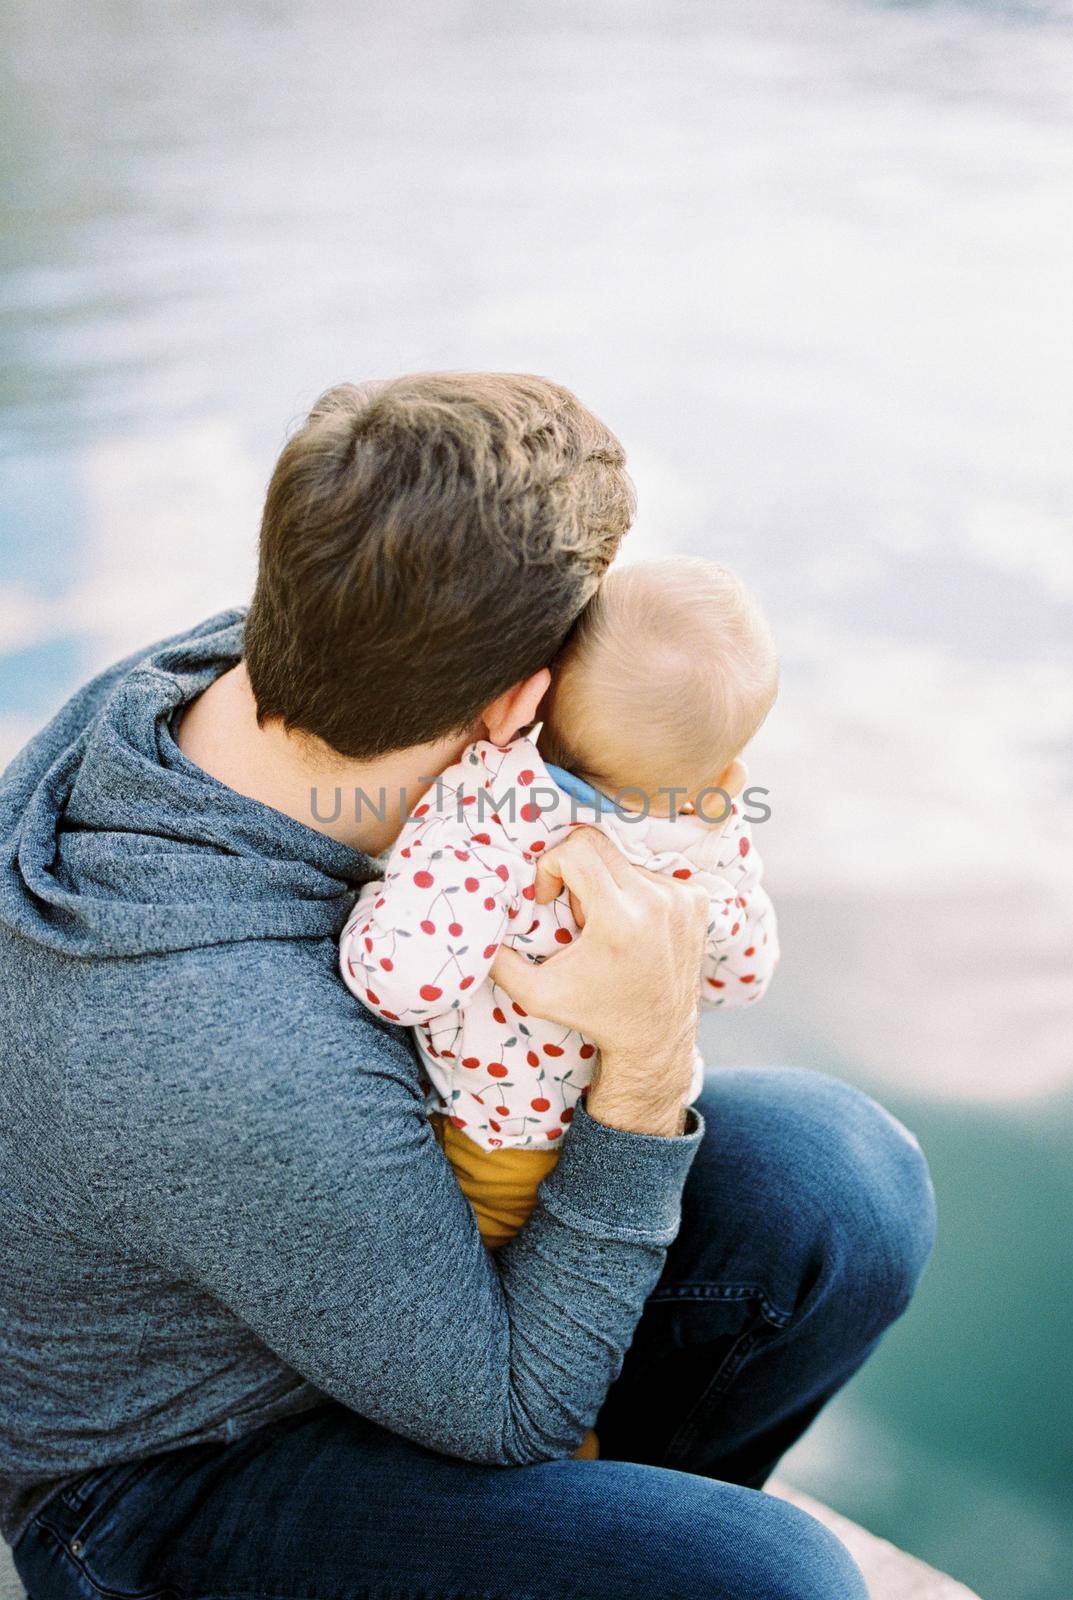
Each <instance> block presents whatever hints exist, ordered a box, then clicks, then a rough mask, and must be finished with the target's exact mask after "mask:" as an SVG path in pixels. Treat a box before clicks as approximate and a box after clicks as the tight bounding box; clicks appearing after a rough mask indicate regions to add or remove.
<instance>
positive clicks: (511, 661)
mask: <svg viewBox="0 0 1073 1600" xmlns="http://www.w3.org/2000/svg"><path fill="white" fill-rule="evenodd" d="M633 508H634V500H633V490H632V486H631V484H630V480H629V478H628V477H627V475H626V471H625V456H624V453H623V450H622V447H621V445H620V444H619V442H618V440H617V439H616V438H615V436H614V434H612V433H611V432H610V431H609V430H608V429H607V428H606V427H605V426H604V425H603V423H602V422H600V421H599V419H598V418H596V417H594V416H593V415H592V413H591V412H590V411H587V410H586V409H585V407H584V406H583V405H581V403H580V402H579V401H578V400H577V399H575V397H574V396H573V395H572V394H571V393H570V391H569V390H568V389H564V388H562V387H561V386H560V385H559V384H555V383H550V382H549V381H548V380H547V379H546V378H537V377H531V376H529V375H527V374H521V373H450V372H447V373H419V374H416V375H414V376H412V377H406V378H397V379H394V380H393V381H391V382H387V383H376V384H366V385H363V386H361V387H354V386H352V385H349V384H347V385H343V386H341V387H340V388H337V389H332V390H329V392H328V393H327V394H326V395H324V396H323V398H322V399H321V400H319V401H318V402H317V404H316V405H315V406H314V408H313V410H312V411H311V412H310V415H309V417H308V418H307V420H306V421H305V422H304V423H303V424H302V426H301V428H300V429H299V430H298V432H297V433H296V434H295V435H294V437H293V438H292V439H291V440H290V442H289V444H287V446H286V447H285V449H284V450H283V453H282V455H281V456H280V458H279V461H278V462H277V464H276V468H275V471H274V472H273V474H272V481H271V483H270V484H269V487H268V496H267V499H266V502H265V510H264V518H263V521H262V526H261V556H260V568H259V573H258V578H257V588H256V591H255V593H254V597H253V602H252V604H251V606H250V612H249V616H248V618H247V622H246V634H245V657H246V668H247V672H248V674H249V679H250V684H251V686H252V688H253V693H254V696H255V699H256V701H257V712H258V719H259V720H260V721H262V722H263V721H266V720H268V719H270V718H279V719H281V720H282V722H283V724H284V725H285V726H286V727H287V728H288V729H289V730H293V731H297V732H303V733H306V734H312V735H314V736H315V737H317V738H318V739H320V740H323V741H324V743H325V744H327V745H328V746H329V747H330V748H331V749H332V750H333V751H335V752H337V753H338V754H339V755H341V756H344V757H347V758H349V759H353V760H369V759H371V758H373V757H375V756H379V755H383V754H385V753H386V752H388V751H390V750H400V749H404V748H408V747H410V746H413V745H421V744H427V743H430V742H432V741H434V740H437V739H440V738H442V737H444V736H446V735H448V734H451V733H456V732H462V731H464V730H466V729H468V728H470V727H471V726H473V725H474V723H475V722H476V721H477V720H478V719H479V718H480V716H481V713H482V711H483V709H484V708H485V707H486V706H487V705H489V704H490V703H491V702H492V701H494V700H496V698H497V697H498V696H500V695H501V694H502V693H503V692H504V691H505V690H507V689H509V688H510V687H511V686H512V685H515V684H517V683H519V682H522V681H524V680H526V679H528V678H530V677H531V676H532V675H533V674H534V673H536V672H538V671H539V670H540V669H541V668H542V667H545V666H546V665H547V664H548V663H549V662H550V661H551V659H552V658H553V656H554V655H555V653H556V651H557V650H558V649H559V647H560V645H561V644H562V642H563V640H564V638H565V637H566V634H567V633H568V631H569V629H570V627H571V625H572V624H573V622H574V620H575V618H576V617H577V616H578V615H579V613H580V612H581V611H582V609H583V608H584V606H585V604H586V602H587V601H588V600H589V598H590V597H591V596H592V594H593V593H594V592H595V590H596V588H597V585H598V584H599V582H600V579H601V577H602V576H603V573H604V572H605V571H606V569H607V567H608V566H609V565H610V563H611V561H612V559H613V558H614V555H615V552H616V550H617V549H618V545H619V541H620V540H621V538H622V536H623V534H624V533H625V532H626V530H627V528H628V527H629V525H630V520H631V517H632V515H633Z"/></svg>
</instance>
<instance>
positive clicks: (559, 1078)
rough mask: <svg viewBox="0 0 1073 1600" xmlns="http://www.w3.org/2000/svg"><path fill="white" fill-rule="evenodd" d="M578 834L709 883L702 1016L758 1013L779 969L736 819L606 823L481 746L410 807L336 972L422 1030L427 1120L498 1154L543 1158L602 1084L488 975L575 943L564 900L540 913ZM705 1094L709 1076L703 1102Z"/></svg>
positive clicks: (522, 759)
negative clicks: (555, 860)
mask: <svg viewBox="0 0 1073 1600" xmlns="http://www.w3.org/2000/svg"><path fill="white" fill-rule="evenodd" d="M718 804H719V803H718V800H715V801H714V802H712V806H711V809H712V811H713V812H717V811H718ZM582 823H589V824H591V825H592V826H595V827H598V828H600V829H601V831H602V832H603V833H605V834H607V835H608V836H609V837H610V838H611V839H613V840H614V841H615V843H616V844H617V845H618V846H619V848H620V849H621V850H622V851H623V853H624V854H625V855H626V856H627V857H628V859H629V860H630V861H633V862H636V863H637V864H639V865H640V866H644V867H647V868H649V870H650V871H654V872H665V873H668V874H670V876H671V877H674V878H683V879H684V878H694V879H696V880H697V881H699V882H700V883H701V884H703V886H704V888H705V890H706V891H707V893H708V896H709V900H710V904H711V920H710V924H709V928H708V938H707V944H706V948H705V953H704V962H703V968H702V971H701V973H700V974H699V975H698V981H699V984H700V997H701V1000H702V1001H703V1002H704V1003H705V1004H708V1005H714V1006H741V1005H748V1004H752V1003H753V1002H755V1001H756V1000H758V999H759V998H760V996H761V995H762V994H763V992H764V990H765V989H766V987H767V985H768V982H769V981H770V978H771V974H772V971H773V969H774V966H775V962H776V960H777V958H778V942H777V937H776V930H775V913H774V910H773V908H772V905H771V901H770V900H769V898H768V895H767V892H766V891H765V890H764V889H763V888H762V887H761V884H760V874H761V866H760V861H759V858H758V856H757V852H756V849H755V847H754V846H753V843H752V838H751V835H750V831H749V825H748V823H747V822H746V821H745V820H744V818H743V817H742V816H741V815H740V811H739V809H738V808H737V807H735V810H734V812H733V814H732V815H731V816H730V817H729V818H728V820H727V823H726V825H725V826H724V827H722V828H720V827H718V826H717V825H714V824H712V823H707V822H704V821H702V820H701V819H700V818H699V817H696V816H693V815H679V816H678V817H676V818H674V819H673V820H672V819H670V818H667V817H656V816H641V815H636V816H633V815H630V816H627V815H626V814H625V813H623V812H622V811H616V810H614V809H612V808H611V806H610V802H608V803H607V807H606V809H602V810H601V811H600V812H597V811H596V810H595V809H592V808H590V807H587V806H584V805H581V804H579V803H578V801H577V800H575V799H573V798H571V796H569V795H568V794H566V793H565V792H564V791H563V790H562V789H561V788H560V787H559V786H558V785H557V784H556V782H555V781H554V779H553V778H552V776H551V775H550V773H549V771H548V768H547V767H546V766H545V764H544V762H543V760H542V759H541V756H540V754H539V752H538V751H537V748H536V746H535V744H533V743H532V741H531V740H529V739H515V740H514V741H513V742H512V743H511V744H510V745H507V746H502V747H501V746H498V745H494V744H490V743H488V742H487V741H486V740H478V742H477V743H476V744H472V745H470V747H469V748H468V749H467V750H466V751H465V752H464V754H463V755H462V758H461V760H460V761H458V762H457V763H456V764H455V765H454V766H452V767H449V768H448V770H447V771H446V772H445V773H444V774H443V776H442V777H441V778H440V779H439V780H438V782H437V784H436V785H435V786H434V788H432V789H430V790H429V791H428V792H427V793H426V794H425V795H424V797H423V798H422V801H421V803H420V804H419V805H418V806H416V807H415V808H414V810H413V813H412V814H411V816H410V817H409V819H408V820H407V822H406V825H405V827H404V828H403V830H402V832H401V833H400V835H399V837H398V840H397V841H396V843H395V845H394V847H393V849H392V851H391V854H390V857H389V859H388V863H387V871H386V874H385V876H384V879H383V881H382V882H381V881H375V882H373V883H369V884H366V886H365V888H364V889H363V890H362V892H361V894H360V896H359V898H358V900H357V902H356V904H355V906H354V910H353V912H352V913H351V915H350V918H349V920H348V922H347V925H346V928H345V929H344V931H343V935H342V939H341V943H340V966H341V970H342V974H343V978H344V980H345V982H346V983H347V985H348V987H349V988H350V989H351V990H352V991H353V992H354V994H355V995H357V997H358V999H359V1000H361V1001H362V1002H363V1003H364V1004H365V1005H366V1006H368V1007H369V1009H370V1010H372V1011H374V1012H376V1014H377V1015H378V1016H381V1017H384V1018H386V1020H387V1021H389V1022H398V1023H403V1024H405V1025H407V1026H409V1027H412V1028H413V1029H414V1033H415V1036H416V1041H417V1046H418V1050H419V1052H420V1056H421V1059H422V1061H423V1062H424V1064H425V1067H426V1069H427V1072H428V1090H427V1092H428V1097H429V1108H430V1110H434V1111H439V1112H442V1113H444V1114H445V1115H447V1116H449V1117H450V1118H451V1120H452V1121H453V1122H454V1124H455V1126H456V1127H458V1128H461V1129H463V1130H464V1132H465V1133H466V1134H467V1135H468V1137H469V1138H471V1139H473V1140H474V1141H475V1142H476V1143H477V1144H479V1145H481V1146H483V1147H484V1148H485V1149H487V1150H497V1149H500V1148H502V1147H504V1146H540V1147H543V1148H545V1149H546V1148H547V1144H548V1141H549V1140H551V1141H554V1140H557V1139H560V1138H561V1137H562V1135H563V1133H564V1131H565V1129H566V1127H567V1125H568V1124H569V1122H570V1119H571V1118H572V1116H573V1114H574V1106H575V1104H576V1103H577V1100H578V1098H579V1097H580V1096H581V1094H582V1093H583V1092H584V1090H585V1089H586V1088H587V1086H588V1084H589V1082H590V1080H591V1078H592V1069H593V1064H594V1058H595V1056H596V1047H595V1045H594V1044H592V1043H591V1042H590V1041H589V1040H587V1039H585V1038H584V1037H583V1036H582V1035H581V1034H580V1033H577V1032H576V1031H575V1030H574V1029H572V1028H565V1027H563V1026H562V1025H561V1024H559V1023H557V1022H549V1021H547V1020H545V1019H544V1018H541V1017H535V1016H529V1015H527V1014H526V1012H525V1011H523V1010H522V1008H521V1006H519V1005H517V1004H516V1003H515V1002H514V1001H513V1000H511V998H510V996H509V995H508V994H507V992H506V991H505V990H504V989H502V988H501V987H499V986H498V985H497V984H496V983H494V982H493V980H492V978H491V975H490V974H491V968H492V964H493V962H494V961H495V957H496V952H497V950H498V949H499V946H500V944H502V943H506V944H510V945H513V946H514V948H515V949H517V950H519V951H521V952H523V953H524V954H526V955H528V956H530V957H532V958H534V959H536V960H541V959H544V958H546V957H548V956H553V955H554V954H555V952H556V951H558V950H561V949H563V948H564V947H565V946H566V945H568V944H570V943H571V941H572V940H573V939H574V938H576V937H577V934H578V925H577V923H576V922H575V920H574V917H573V915H572V913H571V910H570V904H569V899H568V897H567V894H566V892H565V891H564V892H563V893H562V894H560V895H559V897H558V898H557V899H555V900H553V901H552V902H551V903H550V904H548V905H538V904H537V903H536V893H535V880H536V869H537V861H538V859H539V857H540V855H541V853H542V852H543V851H545V850H550V849H551V847H552V846H553V845H556V844H558V843H559V842H560V841H561V840H562V839H564V838H565V837H566V835H567V834H568V833H569V832H570V830H571V828H573V827H577V826H579V825H580V824H582ZM699 1087H700V1080H699V1075H698V1077H697V1078H696V1080H695V1082H694V1086H693V1090H692V1091H691V1093H692V1094H695V1093H696V1092H697V1091H698V1090H699Z"/></svg>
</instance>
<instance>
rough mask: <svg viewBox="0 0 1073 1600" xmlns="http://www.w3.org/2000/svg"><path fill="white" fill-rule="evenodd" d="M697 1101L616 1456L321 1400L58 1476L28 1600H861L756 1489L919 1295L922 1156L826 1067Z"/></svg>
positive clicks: (726, 1081) (826, 1552)
mask: <svg viewBox="0 0 1073 1600" xmlns="http://www.w3.org/2000/svg"><path fill="white" fill-rule="evenodd" d="M702 1108H703V1111H704V1116H705V1118H706V1121H707V1129H708V1131H707V1134H706V1137H705V1140H704V1142H703V1145H702V1147H701V1150H700V1152H699V1153H698V1156H697V1159H696V1161H695V1163H694V1166H693V1169H692V1172H691V1174H690V1177H689V1181H688V1185H687V1188H686V1192H685V1196H684V1205H683V1220H682V1228H681V1232H680V1234H679V1237H678V1239H677V1241H676V1243H675V1244H674V1245H673V1246H672V1247H671V1249H670V1251H669V1252H668V1256H667V1262H666V1267H665V1270H664V1273H663V1276H662V1278H661V1280H660V1282H659V1284H658V1286H657V1288H656V1290H655V1292H654V1293H653V1295H652V1297H651V1299H650V1301H649V1303H648V1305H647V1307H646V1309H645V1312H644V1315H643V1317H642V1319H641V1322H640V1324H639V1326H638V1330H637V1335H636V1338H635V1340H634V1343H633V1345H632V1346H631V1348H630V1351H629V1353H628V1355H627V1358H626V1362H625V1365H624V1367H623V1370H622V1373H621V1375H620V1377H619V1378H618V1379H617V1381H616V1382H615V1384H614V1385H613V1386H612V1389H611V1391H610V1393H609V1395H608V1397H607V1401H606V1403H605V1405H604V1408H603V1410H602V1412H601V1413H600V1417H599V1420H598V1422H597V1432H598V1434H599V1437H600V1444H601V1451H602V1459H601V1460H599V1461H553V1462H549V1463H547V1464H544V1465H541V1466H530V1467H516V1468H495V1467H481V1466H473V1465H469V1464H467V1463H466V1462H462V1461H455V1460H450V1459H448V1458H446V1457H444V1456H439V1455H435V1454H433V1453H432V1452H431V1451H428V1450H425V1449H422V1448H421V1447H420V1446H418V1445H414V1444H411V1443H409V1442H408V1441H406V1440H404V1439H401V1438H398V1437H396V1436H395V1435H393V1434H390V1433H387V1432H385V1431H384V1430H383V1429H381V1428H378V1427H376V1426H374V1425H373V1424H372V1423H369V1422H367V1421H365V1419H364V1418H362V1417H360V1416H357V1415H356V1414H354V1413H353V1412H349V1411H346V1410H344V1409H343V1408H342V1407H341V1406H338V1405H336V1404H334V1403H331V1402H325V1404H323V1405H322V1406H319V1407H317V1408H316V1409H315V1410H312V1411H308V1412H305V1413H303V1414H302V1415H300V1416H297V1417H290V1418H287V1419H286V1420H284V1421H282V1422H278V1423H272V1424H269V1425H267V1426H265V1427H264V1428H262V1429H260V1430H259V1431H257V1432H255V1433H253V1434H251V1435H249V1436H248V1437H246V1438H243V1439H240V1440H238V1441H236V1442H234V1443H231V1444H214V1445H198V1446H192V1447H189V1448H186V1449H181V1450H175V1451H171V1452H168V1453H167V1454H164V1455H158V1456H154V1457H152V1458H151V1459H149V1460H144V1461H138V1462H133V1463H129V1464H127V1465H124V1466H120V1467H110V1468H107V1469H104V1470H102V1471H99V1472H91V1473H89V1474H88V1475H87V1476H86V1477H84V1478H82V1479H80V1480H79V1481H78V1482H77V1483H76V1484H74V1485H73V1486H72V1487H69V1488H68V1489H67V1490H65V1491H63V1492H61V1493H59V1494H57V1495H55V1496H54V1497H53V1499H52V1500H51V1501H49V1503H48V1504H47V1505H46V1506H45V1507H44V1509H43V1510H42V1511H41V1512H40V1513H39V1515H38V1516H37V1517H36V1518H35V1520H34V1521H33V1523H32V1524H31V1526H30V1527H29V1529H28V1530H27V1532H26V1533H25V1534H24V1535H23V1537H22V1539H21V1540H20V1541H19V1544H18V1546H17V1548H16V1552H15V1560H16V1565H17V1567H18V1569H19V1572H20V1574H21V1575H22V1577H23V1581H24V1582H25V1583H26V1585H27V1588H28V1590H29V1592H30V1594H31V1595H32V1597H33V1600H73V1597H74V1596H79V1597H82V1600H101V1597H102V1596H104V1595H107V1596H117V1595H118V1596H123V1597H148V1596H161V1595H162V1594H167V1595H169V1596H170V1595H174V1596H178V1597H180V1600H237V1597H240V1596H241V1597H242V1600H252V1597H255V1596H256V1597H269V1596H270V1597H272V1600H284V1597H286V1600H314V1597H317V1600H328V1597H331V1600H359V1597H361V1600H493V1597H494V1600H538V1597H540V1600H560V1597H567V1596H576V1597H578V1600H594V1597H596V1596H600V1597H601V1600H627V1597H635V1596H636V1597H644V1600H652V1597H654V1596H659V1597H660V1600H702V1597H703V1600H806V1597H808V1600H817V1597H821V1596H822V1597H832V1600H835V1597H837V1600H866V1592H865V1587H864V1584H863V1581H862V1579H861V1576H860V1574H859V1572H858V1571H857V1568H856V1567H855V1565H854V1564H853V1562H852V1561H851V1560H850V1558H849V1556H848V1555H847V1554H846V1552H845V1550H844V1549H843V1547H842V1546H841V1544H839V1543H838V1541H837V1540H835V1539H834V1538H833V1536H832V1535H830V1534H829V1533H827V1531H826V1530H825V1529H824V1528H822V1527H821V1526H820V1524H819V1523H817V1522H815V1521H814V1520H813V1519H812V1518H811V1517H809V1516H806V1515H805V1514H804V1513H803V1512H801V1511H798V1510H795V1509H794V1508H793V1507H791V1506H789V1505H786V1504H784V1503H783V1502H782V1501H779V1500H777V1499H774V1498H772V1497H771V1496H768V1495H766V1494H763V1493H761V1492H759V1491H760V1488H761V1486H762V1484H763V1483H764V1481H765V1479H766V1478H767V1476H768V1474H769V1473H770V1472H771V1471H772V1469H773V1467H774V1466H775V1464H776V1462H777V1461H778V1459H779V1457H780V1456H781V1455H782V1453H783V1451H784V1450H786V1449H787V1448H788V1446H789V1445H791V1444H792V1443H793V1442H794V1440H795V1439H797V1438H798V1436H799V1435H800V1434H801V1432H802V1431H803V1430H804V1429H805V1428H806V1427H807V1426H808V1424H809V1422H810V1421H811V1420H812V1418H813V1417H814V1416H815V1415H816V1413H817V1412H818V1411H819V1409H820V1407H821V1406H822V1405H823V1404H824V1402H825V1401H826V1400H828V1399H829V1398H830V1396H831V1395H832V1394H833V1393H834V1392H835V1391H836V1390H837V1389H838V1388H839V1387H840V1386H841V1385H842V1384H843V1383H845V1381H846V1379H847V1378H849V1377H850V1375H851V1374H852V1373H853V1372H854V1371H855V1370H856V1369H857V1368H858V1367H859V1366H860V1364H861V1362H862V1361H863V1360H864V1359H865V1357H866V1356H867V1355H868V1354H869V1352H870V1351H871V1350H872V1349H873V1348H874V1346H875V1344H876V1341H877V1340H878V1339H879V1337H880V1336H881V1334H882V1333H883V1330H884V1329H885V1328H886V1327H887V1326H889V1324H890V1323H891V1322H892V1321H893V1320H894V1319H895V1317H897V1316H898V1315H899V1313H900V1312H901V1311H903V1310H904V1309H905V1306H906V1305H907V1303H908V1301H909V1298H910V1296H911V1295H912V1292H913V1289H914V1288H915V1286H916V1283H917V1280H918V1278H919V1276H920V1273H921V1271H922V1270H923V1267H924V1264H925V1262H926V1260H927V1257H928V1253H929V1250H930V1248H931V1243H932V1237H933V1232H934V1203H933V1197H932V1190H931V1184H930V1182H929V1179H928V1173H927V1168H926V1166H925V1163H924V1158H923V1156H922V1155H921V1153H920V1149H919V1147H918V1146H917V1144H916V1143H915V1141H914V1140H913V1139H912V1138H911V1137H910V1136H909V1135H908V1134H907V1133H906V1132H905V1130H904V1129H903V1128H902V1127H901V1126H900V1125H899V1124H898V1123H897V1122H895V1121H894V1119H893V1118H892V1117H890V1116H888V1115H887V1113H886V1112H885V1111H883V1110H882V1109H881V1108H880V1107H879V1106H877V1105H876V1104H875V1103H874V1102H873V1101H872V1100H869V1099H868V1098H867V1097H866V1096H864V1095H862V1094H860V1093H859V1092H858V1091H856V1090H854V1089H851V1088H849V1087H847V1086H846V1085H845V1084H841V1083H838V1082H835V1081H833V1080H831V1079H828V1078H824V1077H820V1076H818V1075H816V1074H813V1073H806V1072H796V1071H782V1070H766V1069H765V1070H743V1071H736V1072H721V1073H718V1074H715V1075H713V1076H711V1077H710V1078H709V1079H708V1083H707V1087H706V1089H705V1093H704V1097H703V1100H702ZM446 1399H447V1397H445V1400H446Z"/></svg>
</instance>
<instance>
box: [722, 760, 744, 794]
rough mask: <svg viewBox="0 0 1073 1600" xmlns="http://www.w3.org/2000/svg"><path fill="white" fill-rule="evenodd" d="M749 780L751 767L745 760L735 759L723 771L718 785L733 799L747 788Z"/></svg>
mask: <svg viewBox="0 0 1073 1600" xmlns="http://www.w3.org/2000/svg"><path fill="white" fill-rule="evenodd" d="M748 780H749V769H748V767H747V766H746V765H745V762H744V761H742V760H740V759H735V760H733V761H732V762H731V763H730V765H729V767H728V768H727V769H726V771H725V772H724V773H723V776H722V777H721V778H720V779H719V782H718V784H717V785H716V787H717V788H719V789H722V790H723V792H724V794H728V795H729V796H730V798H731V799H732V800H735V799H737V797H738V795H739V794H740V793H741V791H742V790H743V789H744V788H745V785H746V783H747V782H748Z"/></svg>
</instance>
